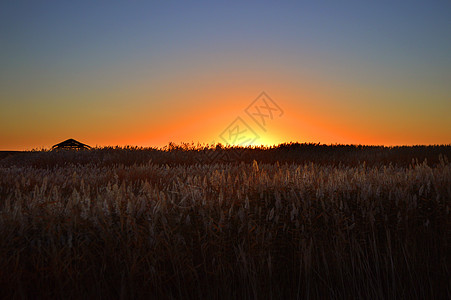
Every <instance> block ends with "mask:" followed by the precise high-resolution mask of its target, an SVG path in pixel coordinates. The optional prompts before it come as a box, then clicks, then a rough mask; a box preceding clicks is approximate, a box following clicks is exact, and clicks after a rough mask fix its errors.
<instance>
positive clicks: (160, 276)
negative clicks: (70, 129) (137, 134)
mask: <svg viewBox="0 0 451 300" xmlns="http://www.w3.org/2000/svg"><path fill="white" fill-rule="evenodd" d="M448 157H451V146H450V145H442V146H417V147H392V148H387V147H376V146H345V145H334V146H326V145H318V144H284V145H279V146H278V147H271V148H253V149H250V148H248V149H243V148H239V147H223V146H220V145H219V146H217V147H203V146H199V145H196V146H193V145H188V144H184V145H181V146H177V145H173V144H171V145H170V147H167V148H165V149H154V148H150V149H143V148H130V147H127V148H101V149H100V148H97V149H93V150H86V151H32V152H24V153H18V154H14V155H8V156H7V157H4V158H3V159H2V160H0V297H2V298H8V299H11V298H12V299H14V298H19V299H20V298H27V299H28V298H30V299H36V298H43V299H48V298H64V299H71V298H76V299H79V298H83V299H88V298H102V299H118V298H121V299H128V298H132V299H134V298H146V299H450V298H451V280H450V278H451V276H450V275H451V274H450V273H451V272H450V270H451V269H450V268H451V264H450V261H451V247H450V242H451V212H450V208H451V163H450V162H449V161H448Z"/></svg>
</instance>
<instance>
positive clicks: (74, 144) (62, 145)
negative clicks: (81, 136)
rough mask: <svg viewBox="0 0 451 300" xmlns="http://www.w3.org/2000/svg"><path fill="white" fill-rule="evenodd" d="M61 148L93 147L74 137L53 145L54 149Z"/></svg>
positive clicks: (82, 148)
mask: <svg viewBox="0 0 451 300" xmlns="http://www.w3.org/2000/svg"><path fill="white" fill-rule="evenodd" d="M59 149H73V150H85V149H91V147H90V146H88V145H86V144H83V143H80V142H79V141H76V140H74V139H68V140H65V141H64V142H61V143H59V144H56V145H53V146H52V150H59Z"/></svg>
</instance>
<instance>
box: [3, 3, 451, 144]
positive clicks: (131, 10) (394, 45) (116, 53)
mask: <svg viewBox="0 0 451 300" xmlns="http://www.w3.org/2000/svg"><path fill="white" fill-rule="evenodd" d="M262 93H263V94H262ZM450 112H451V2H450V1H447V0H446V1H441V0H438V1H415V0H414V1H277V2H276V1H62V0H60V1H20V0H18V1H1V3H0V150H30V149H41V148H49V147H51V146H52V145H53V144H56V143H58V142H61V141H63V140H65V139H68V138H74V139H77V140H79V141H81V142H83V143H86V144H89V145H91V146H96V145H97V146H106V145H121V146H124V145H137V146H153V147H162V146H164V145H167V144H168V143H169V142H174V143H176V144H179V143H181V142H188V143H191V142H194V143H197V142H199V143H218V142H221V143H223V144H227V143H230V144H241V145H248V144H250V145H258V144H264V145H272V144H278V143H283V142H290V141H297V142H313V143H323V144H332V143H344V144H371V145H413V144H451V117H449V116H450V115H451V114H450Z"/></svg>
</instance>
